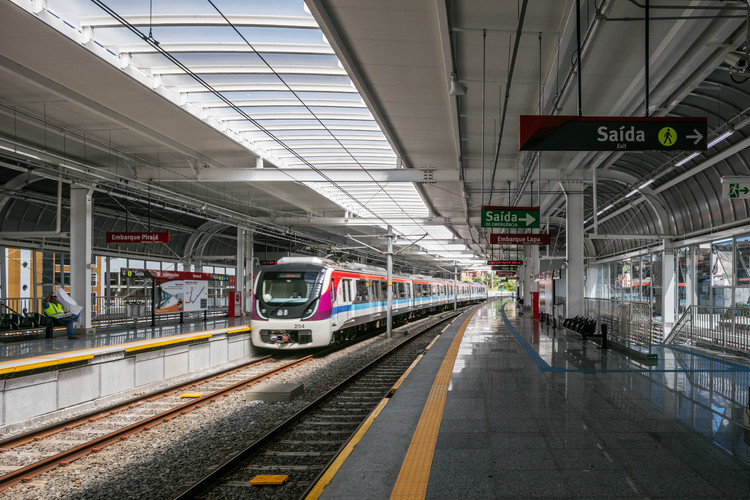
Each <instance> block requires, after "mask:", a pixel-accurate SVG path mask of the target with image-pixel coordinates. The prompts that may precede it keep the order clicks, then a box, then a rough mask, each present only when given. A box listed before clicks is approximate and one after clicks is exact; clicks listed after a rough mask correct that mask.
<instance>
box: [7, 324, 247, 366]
mask: <svg viewBox="0 0 750 500" xmlns="http://www.w3.org/2000/svg"><path fill="white" fill-rule="evenodd" d="M148 324H149V322H148V321H143V322H142V323H140V324H139V325H140V326H138V325H136V326H132V325H128V326H125V327H123V328H121V329H117V328H110V329H107V330H101V331H96V332H95V333H91V334H86V333H82V332H80V333H76V336H78V337H79V338H78V339H77V340H71V339H68V338H67V337H66V334H65V330H64V329H58V330H59V331H56V332H55V337H54V338H51V339H47V338H43V337H39V338H30V339H26V340H18V339H13V340H12V341H7V342H2V343H0V363H2V362H6V361H13V360H18V359H27V358H34V357H37V356H48V355H50V354H60V353H64V352H68V351H79V350H82V349H91V348H98V347H110V346H117V345H121V344H127V343H130V342H138V341H141V340H151V339H157V338H163V337H171V336H174V335H183V334H188V333H198V332H204V331H213V330H221V329H226V328H239V327H243V326H249V324H250V319H249V318H229V319H227V318H223V319H208V320H207V321H192V322H185V323H182V324H180V323H172V324H164V325H158V326H155V327H150V326H145V325H148Z"/></svg>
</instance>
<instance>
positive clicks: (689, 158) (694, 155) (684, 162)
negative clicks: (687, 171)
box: [674, 153, 698, 167]
mask: <svg viewBox="0 0 750 500" xmlns="http://www.w3.org/2000/svg"><path fill="white" fill-rule="evenodd" d="M696 156H698V153H693V154H691V155H688V156H686V157H685V158H683V159H682V160H680V161H678V162H677V163H675V164H674V166H675V167H681V166H683V165H684V164H686V163H687V162H689V161H690V160H692V159H693V158H695V157H696Z"/></svg>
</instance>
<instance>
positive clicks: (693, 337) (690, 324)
mask: <svg viewBox="0 0 750 500" xmlns="http://www.w3.org/2000/svg"><path fill="white" fill-rule="evenodd" d="M664 343H666V344H691V345H702V346H705V347H716V348H720V349H724V350H727V351H733V352H739V353H743V354H746V355H747V354H748V353H750V307H714V306H695V305H693V306H690V307H688V308H687V310H686V311H685V313H684V314H683V315H682V317H681V318H680V319H679V321H677V323H675V325H674V328H672V332H671V333H670V335H669V337H667V339H666V340H665V341H664Z"/></svg>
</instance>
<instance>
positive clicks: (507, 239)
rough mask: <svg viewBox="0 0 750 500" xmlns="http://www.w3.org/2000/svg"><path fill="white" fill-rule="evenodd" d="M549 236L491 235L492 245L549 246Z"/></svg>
mask: <svg viewBox="0 0 750 500" xmlns="http://www.w3.org/2000/svg"><path fill="white" fill-rule="evenodd" d="M549 243H550V237H549V234H511V233H506V234H491V235H490V244H491V245H549Z"/></svg>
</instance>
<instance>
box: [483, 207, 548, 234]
mask: <svg viewBox="0 0 750 500" xmlns="http://www.w3.org/2000/svg"><path fill="white" fill-rule="evenodd" d="M539 219H540V217H539V207H503V206H483V207H482V225H481V227H491V228H506V229H538V228H539Z"/></svg>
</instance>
